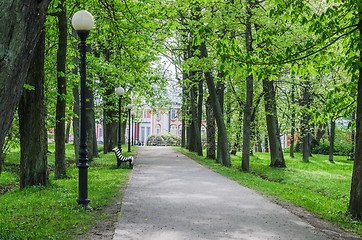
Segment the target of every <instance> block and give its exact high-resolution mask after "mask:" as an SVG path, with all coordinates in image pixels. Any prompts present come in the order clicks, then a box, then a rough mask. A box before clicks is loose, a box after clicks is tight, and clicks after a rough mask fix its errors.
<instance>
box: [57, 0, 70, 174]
mask: <svg viewBox="0 0 362 240" xmlns="http://www.w3.org/2000/svg"><path fill="white" fill-rule="evenodd" d="M58 8H59V12H57V17H58V28H59V34H58V37H59V43H58V51H57V88H58V89H57V106H56V116H55V119H56V124H55V134H54V135H55V177H56V178H57V177H60V176H62V175H64V174H66V166H65V143H64V139H65V107H66V100H65V99H66V98H65V96H66V94H67V82H66V77H65V73H66V72H65V70H66V69H65V64H66V59H67V14H66V9H65V3H64V0H62V1H61V3H59V5H58Z"/></svg>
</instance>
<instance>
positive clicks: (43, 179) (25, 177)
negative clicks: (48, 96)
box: [18, 32, 49, 189]
mask: <svg viewBox="0 0 362 240" xmlns="http://www.w3.org/2000/svg"><path fill="white" fill-rule="evenodd" d="M44 49H45V32H43V33H42V34H41V37H40V38H39V41H38V43H37V45H36V48H35V49H34V55H33V57H32V60H31V65H30V68H29V71H28V75H27V78H26V84H28V85H31V86H33V87H34V90H24V91H23V95H22V97H21V99H20V104H19V110H18V111H19V131H20V146H21V157H20V188H21V189H23V188H24V187H26V186H33V185H46V184H47V183H48V182H49V174H48V159H47V151H48V141H47V131H46V128H45V107H44V52H45V51H44Z"/></svg>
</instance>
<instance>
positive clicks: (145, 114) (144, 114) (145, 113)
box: [143, 110, 147, 118]
mask: <svg viewBox="0 0 362 240" xmlns="http://www.w3.org/2000/svg"><path fill="white" fill-rule="evenodd" d="M143 118H147V110H143Z"/></svg>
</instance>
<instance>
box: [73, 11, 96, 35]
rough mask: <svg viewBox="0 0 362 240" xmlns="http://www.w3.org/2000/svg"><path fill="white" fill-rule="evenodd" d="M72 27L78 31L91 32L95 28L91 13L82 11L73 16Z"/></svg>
mask: <svg viewBox="0 0 362 240" xmlns="http://www.w3.org/2000/svg"><path fill="white" fill-rule="evenodd" d="M72 25H73V28H74V29H75V30H76V31H90V30H91V29H92V28H93V26H94V18H93V16H92V14H90V12H88V11H86V10H80V11H78V12H76V13H75V14H74V15H73V18H72Z"/></svg>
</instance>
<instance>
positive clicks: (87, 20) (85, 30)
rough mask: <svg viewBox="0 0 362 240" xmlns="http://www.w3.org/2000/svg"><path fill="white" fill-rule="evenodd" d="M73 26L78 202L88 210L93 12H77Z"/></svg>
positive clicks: (90, 209)
mask: <svg viewBox="0 0 362 240" xmlns="http://www.w3.org/2000/svg"><path fill="white" fill-rule="evenodd" d="M72 25H73V28H74V29H75V30H76V31H77V34H78V36H79V38H80V41H81V42H80V45H79V49H80V60H81V64H80V96H81V98H80V110H81V111H80V144H79V157H78V160H79V161H78V162H79V163H78V164H77V167H78V169H79V198H78V199H77V202H78V204H79V205H82V207H84V208H85V209H86V210H89V211H92V210H93V209H92V208H91V207H90V206H88V204H89V202H90V200H89V199H88V167H89V165H88V156H87V155H88V153H87V144H86V129H87V126H86V123H87V121H86V107H85V104H86V95H85V94H86V53H87V44H86V40H87V37H88V35H89V31H90V30H91V29H92V27H93V25H94V18H93V16H92V14H90V13H89V12H87V11H85V10H81V11H78V12H76V13H75V14H74V15H73V18H72Z"/></svg>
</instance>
